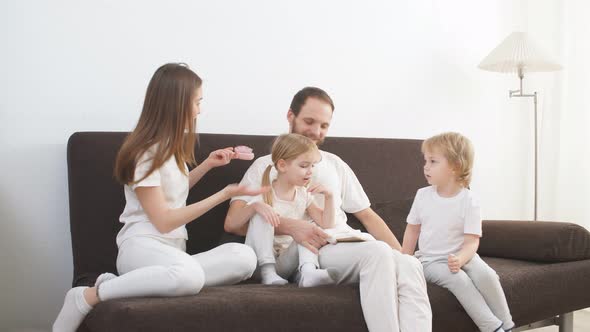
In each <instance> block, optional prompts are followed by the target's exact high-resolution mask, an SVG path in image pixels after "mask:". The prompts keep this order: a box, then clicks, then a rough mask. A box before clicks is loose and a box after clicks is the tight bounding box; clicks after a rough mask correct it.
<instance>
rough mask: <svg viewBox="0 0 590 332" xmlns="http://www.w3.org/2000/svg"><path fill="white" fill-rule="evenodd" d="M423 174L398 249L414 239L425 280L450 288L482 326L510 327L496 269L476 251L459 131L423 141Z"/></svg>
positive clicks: (469, 150)
mask: <svg viewBox="0 0 590 332" xmlns="http://www.w3.org/2000/svg"><path fill="white" fill-rule="evenodd" d="M422 153H423V154H424V160H425V164H424V175H425V176H426V180H427V181H428V183H429V184H430V187H425V188H422V189H419V190H418V192H417V194H416V198H415V199H414V204H413V205H412V209H411V210H410V214H409V215H408V219H407V222H408V225H407V227H406V231H405V234H404V240H403V247H402V252H403V253H405V254H410V255H412V254H414V249H415V248H416V240H418V241H419V243H418V245H419V248H420V250H419V251H418V252H416V257H417V258H418V259H419V260H420V261H421V262H422V266H423V267H424V276H425V277H426V280H427V281H430V282H432V283H435V284H437V285H440V286H442V287H445V288H447V289H448V290H449V291H451V292H452V293H453V294H454V295H455V296H456V297H457V299H458V300H459V302H460V303H461V305H463V308H464V309H465V311H466V312H467V314H468V315H469V316H470V317H471V319H473V321H474V322H475V324H476V325H477V327H478V328H479V329H480V330H481V331H483V332H488V331H489V332H491V331H510V330H511V329H512V328H513V327H514V323H513V322H512V316H511V315H510V310H509V309H508V304H507V303H506V297H505V296H504V292H503V290H502V286H501V285H500V280H499V278H498V275H497V274H496V272H495V271H494V270H493V269H492V268H491V267H489V266H488V265H487V264H486V263H485V262H484V261H483V260H482V259H481V258H480V257H479V256H478V255H477V254H476V251H477V248H478V246H479V239H480V237H481V235H482V233H481V216H480V207H479V203H478V202H477V200H476V199H475V198H474V195H473V193H472V192H471V191H470V190H469V189H467V188H468V187H469V183H470V182H471V171H472V167H473V155H474V153H473V146H472V145H471V142H470V141H469V140H468V139H467V138H465V137H464V136H462V135H460V134H457V133H443V134H440V135H437V136H434V137H431V138H429V139H427V140H426V141H424V143H423V144H422Z"/></svg>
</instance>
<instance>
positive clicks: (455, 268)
mask: <svg viewBox="0 0 590 332" xmlns="http://www.w3.org/2000/svg"><path fill="white" fill-rule="evenodd" d="M448 264H449V270H451V272H453V273H457V272H459V270H461V262H460V261H459V257H457V256H455V255H453V254H450V255H449V258H448Z"/></svg>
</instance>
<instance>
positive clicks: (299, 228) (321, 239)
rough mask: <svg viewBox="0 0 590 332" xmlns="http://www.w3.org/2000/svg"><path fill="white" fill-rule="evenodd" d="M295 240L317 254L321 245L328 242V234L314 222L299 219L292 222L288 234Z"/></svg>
mask: <svg viewBox="0 0 590 332" xmlns="http://www.w3.org/2000/svg"><path fill="white" fill-rule="evenodd" d="M289 235H291V236H292V237H293V239H294V240H295V242H297V243H299V244H301V245H302V246H304V247H306V248H307V249H309V250H311V251H312V252H313V253H314V254H318V253H319V251H318V249H320V248H321V247H323V246H324V245H326V244H327V243H328V238H330V236H329V235H328V234H326V232H324V231H323V230H322V229H321V228H319V227H318V226H317V225H316V224H314V223H311V222H308V221H305V220H300V221H298V222H296V223H293V225H292V226H291V232H290V234H289Z"/></svg>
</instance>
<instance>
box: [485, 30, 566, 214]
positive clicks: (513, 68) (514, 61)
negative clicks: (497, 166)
mask: <svg viewBox="0 0 590 332" xmlns="http://www.w3.org/2000/svg"><path fill="white" fill-rule="evenodd" d="M478 67H479V68H480V69H483V70H487V71H494V72H499V73H516V74H517V75H518V78H519V79H520V89H518V90H509V92H510V94H509V96H510V98H512V97H526V98H533V102H534V127H535V137H534V140H535V150H534V152H535V153H534V155H535V198H534V202H535V209H534V220H537V199H538V197H537V193H538V191H537V183H538V172H537V164H538V163H537V154H538V146H537V141H538V134H537V130H538V123H537V92H533V93H532V94H530V93H528V94H527V93H524V91H523V89H522V80H523V78H524V74H525V73H529V72H547V71H556V70H560V69H561V65H559V64H557V63H555V62H553V61H552V60H551V58H550V57H548V56H546V55H545V53H543V52H542V51H541V49H540V48H538V47H537V46H536V44H535V43H534V42H533V41H532V40H531V39H530V38H529V37H528V36H527V34H526V33H524V32H513V33H512V34H510V35H509V36H508V37H506V39H504V41H502V43H500V45H498V46H497V47H496V48H495V49H493V50H492V52H491V53H490V54H489V55H488V56H486V57H485V58H484V59H483V60H482V61H481V63H480V64H479V66H478Z"/></svg>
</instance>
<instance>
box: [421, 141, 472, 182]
mask: <svg viewBox="0 0 590 332" xmlns="http://www.w3.org/2000/svg"><path fill="white" fill-rule="evenodd" d="M427 151H430V152H434V151H437V152H439V153H441V154H442V155H443V156H444V157H445V158H446V159H447V161H448V162H449V164H450V165H451V167H453V168H454V169H455V172H457V173H458V174H457V181H458V182H459V183H460V184H461V185H462V186H463V187H469V184H470V183H471V175H472V171H473V159H474V155H475V152H474V150H473V144H471V141H470V140H469V139H468V138H467V137H465V136H463V135H461V134H459V133H453V132H447V133H442V134H440V135H436V136H433V137H430V138H429V139H427V140H425V141H424V142H422V153H426V152H427Z"/></svg>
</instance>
